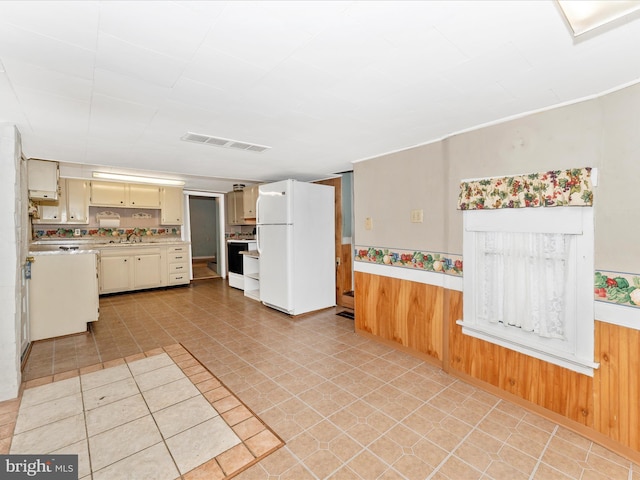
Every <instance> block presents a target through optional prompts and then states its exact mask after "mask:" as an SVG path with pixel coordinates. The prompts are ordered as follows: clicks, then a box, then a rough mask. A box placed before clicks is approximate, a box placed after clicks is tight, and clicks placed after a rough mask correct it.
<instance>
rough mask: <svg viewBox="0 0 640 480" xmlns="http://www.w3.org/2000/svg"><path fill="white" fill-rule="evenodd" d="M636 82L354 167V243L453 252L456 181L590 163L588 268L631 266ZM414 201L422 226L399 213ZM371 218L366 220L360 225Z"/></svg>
mask: <svg viewBox="0 0 640 480" xmlns="http://www.w3.org/2000/svg"><path fill="white" fill-rule="evenodd" d="M638 112H640V85H634V86H631V87H628V88H625V89H623V90H621V91H619V92H616V93H612V94H609V95H606V96H603V97H600V98H597V99H592V100H588V101H584V102H581V103H578V104H574V105H570V106H565V107H560V108H557V109H554V110H549V111H546V112H541V113H536V114H532V115H528V116H526V117H522V118H519V119H515V120H511V121H508V122H504V123H501V124H499V125H493V126H489V127H484V128H480V129H478V130H474V131H471V132H466V133H462V134H459V135H454V136H452V137H450V138H448V139H445V140H443V141H440V142H436V143H434V144H431V145H427V146H420V147H416V148H413V149H410V150H406V151H403V152H399V153H394V154H390V155H385V156H382V157H378V158H375V159H373V160H368V161H365V162H359V163H357V164H355V168H354V193H355V198H354V215H355V243H356V245H364V246H376V247H395V248H406V249H420V250H425V251H442V252H446V253H449V254H460V253H462V214H461V212H460V211H458V210H456V202H457V196H458V185H459V182H460V180H462V179H466V178H476V177H490V176H502V175H510V174H521V173H534V172H542V171H545V170H551V169H565V168H576V167H598V169H599V177H600V179H601V182H600V185H599V186H598V187H597V189H596V190H595V192H594V199H595V200H594V201H595V207H596V268H597V269H599V270H619V271H624V272H631V273H639V272H640V256H639V255H633V254H632V252H633V251H634V245H635V244H636V243H637V239H638V238H640V222H638V211H639V209H638V207H637V205H639V200H638V195H637V193H636V191H637V190H638V188H639V186H638V183H639V181H640V161H639V160H638V158H639V157H640V155H639V153H640V114H638ZM413 208H424V212H425V218H424V220H425V221H424V223H423V224H411V223H410V222H409V211H410V210H411V209H413ZM367 216H371V217H372V218H373V225H374V228H373V229H372V230H370V231H366V230H365V229H364V219H365V217H367Z"/></svg>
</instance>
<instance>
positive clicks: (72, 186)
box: [33, 178, 89, 225]
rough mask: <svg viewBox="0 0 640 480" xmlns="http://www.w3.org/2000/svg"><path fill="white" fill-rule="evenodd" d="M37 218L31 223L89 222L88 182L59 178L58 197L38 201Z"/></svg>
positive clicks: (82, 223) (84, 223)
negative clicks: (54, 199)
mask: <svg viewBox="0 0 640 480" xmlns="http://www.w3.org/2000/svg"><path fill="white" fill-rule="evenodd" d="M38 216H39V218H38V219H34V220H33V223H36V224H37V223H49V224H51V223H62V224H78V225H86V224H88V223H89V182H88V181H86V180H79V179H75V178H61V179H60V188H59V193H58V199H57V200H56V201H49V200H46V201H40V205H39V206H38Z"/></svg>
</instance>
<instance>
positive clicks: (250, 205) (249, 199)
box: [243, 185, 258, 219]
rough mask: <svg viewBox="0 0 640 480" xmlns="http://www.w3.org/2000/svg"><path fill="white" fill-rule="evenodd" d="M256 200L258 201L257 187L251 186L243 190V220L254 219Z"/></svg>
mask: <svg viewBox="0 0 640 480" xmlns="http://www.w3.org/2000/svg"><path fill="white" fill-rule="evenodd" d="M256 200H258V186H257V185H253V186H251V187H248V188H245V189H244V195H243V210H244V218H252V219H253V218H256Z"/></svg>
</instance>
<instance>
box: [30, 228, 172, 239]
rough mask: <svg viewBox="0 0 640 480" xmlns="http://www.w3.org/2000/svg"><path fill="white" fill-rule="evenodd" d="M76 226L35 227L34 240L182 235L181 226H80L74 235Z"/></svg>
mask: <svg viewBox="0 0 640 480" xmlns="http://www.w3.org/2000/svg"><path fill="white" fill-rule="evenodd" d="M76 230H78V229H75V228H56V229H37V228H34V229H33V240H46V239H55V238H58V239H60V238H67V239H77V240H87V239H89V240H91V239H105V238H106V239H118V240H119V239H120V237H122V236H125V237H126V236H127V235H137V236H139V237H147V238H148V237H153V238H157V237H180V233H181V232H180V228H178V227H163V228H146V227H145V228H137V227H134V228H80V229H79V230H80V236H76V235H74V233H75V231H76Z"/></svg>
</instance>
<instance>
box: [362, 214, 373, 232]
mask: <svg viewBox="0 0 640 480" xmlns="http://www.w3.org/2000/svg"><path fill="white" fill-rule="evenodd" d="M372 228H373V220H372V219H371V217H367V218H365V219H364V229H365V230H371V229H372Z"/></svg>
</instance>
